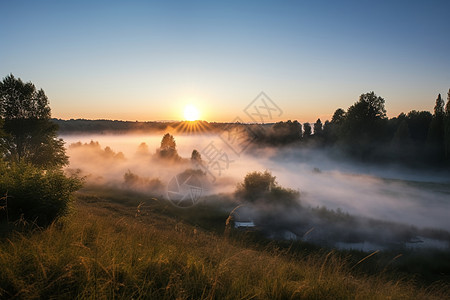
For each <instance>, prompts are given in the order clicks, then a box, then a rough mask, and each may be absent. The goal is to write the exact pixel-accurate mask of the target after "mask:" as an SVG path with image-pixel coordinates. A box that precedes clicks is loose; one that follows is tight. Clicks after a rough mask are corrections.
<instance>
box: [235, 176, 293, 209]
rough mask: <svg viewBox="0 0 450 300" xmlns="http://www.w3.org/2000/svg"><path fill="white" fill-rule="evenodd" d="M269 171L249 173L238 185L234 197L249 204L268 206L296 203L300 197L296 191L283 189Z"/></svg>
mask: <svg viewBox="0 0 450 300" xmlns="http://www.w3.org/2000/svg"><path fill="white" fill-rule="evenodd" d="M275 179H276V177H275V176H272V173H270V172H269V171H264V172H258V171H255V172H250V173H248V174H247V175H246V176H245V178H244V181H243V182H242V183H239V184H238V185H237V188H236V192H235V195H236V196H237V197H239V198H241V199H243V200H245V201H249V202H265V203H270V204H294V203H298V198H299V196H300V194H299V192H298V191H295V190H292V189H289V188H283V187H282V186H280V185H278V183H277V182H276V181H275Z"/></svg>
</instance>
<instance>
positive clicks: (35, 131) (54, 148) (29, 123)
mask: <svg viewBox="0 0 450 300" xmlns="http://www.w3.org/2000/svg"><path fill="white" fill-rule="evenodd" d="M50 115H51V111H50V107H49V105H48V99H47V96H46V95H45V93H44V91H43V90H42V89H40V90H37V89H36V87H35V86H34V84H32V83H31V82H27V83H24V82H22V80H21V79H20V78H17V79H16V78H15V77H14V76H13V75H12V74H11V75H8V76H6V77H5V78H4V79H3V81H2V82H0V118H1V119H2V120H3V130H4V132H5V136H4V137H3V138H2V144H3V156H4V157H6V158H7V159H8V160H10V161H13V162H28V163H31V164H33V165H35V166H38V167H43V168H47V169H48V168H54V167H61V166H63V165H66V164H67V163H68V157H67V156H66V154H65V149H64V141H63V140H62V139H58V138H57V131H58V126H57V125H56V124H54V123H53V122H52V121H51V120H50Z"/></svg>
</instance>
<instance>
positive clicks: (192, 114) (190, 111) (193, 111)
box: [184, 104, 200, 121]
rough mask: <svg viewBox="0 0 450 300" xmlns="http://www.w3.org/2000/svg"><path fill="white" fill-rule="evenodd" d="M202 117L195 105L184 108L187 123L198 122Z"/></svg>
mask: <svg viewBox="0 0 450 300" xmlns="http://www.w3.org/2000/svg"><path fill="white" fill-rule="evenodd" d="M199 117H200V114H199V112H198V110H197V108H195V106H193V105H190V104H189V105H186V107H185V108H184V118H185V119H186V120H187V121H196V120H198V119H199Z"/></svg>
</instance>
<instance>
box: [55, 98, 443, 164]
mask: <svg viewBox="0 0 450 300" xmlns="http://www.w3.org/2000/svg"><path fill="white" fill-rule="evenodd" d="M53 122H55V123H56V124H58V125H59V132H60V134H69V133H88V132H89V133H127V132H130V131H140V132H146V133H150V132H152V133H164V132H167V131H171V132H173V133H180V134H182V133H198V134H201V133H221V132H223V131H230V130H231V129H233V130H235V129H238V130H241V131H242V130H245V131H246V132H247V134H248V137H249V138H250V139H251V140H252V143H253V145H254V146H255V145H256V146H258V145H259V146H264V145H266V146H277V147H280V146H285V145H291V146H293V147H313V148H320V149H327V150H331V151H333V152H334V153H339V154H343V155H345V156H346V157H351V158H352V159H355V160H358V161H363V162H373V163H398V164H404V165H408V166H412V167H423V166H428V167H441V168H446V169H448V167H449V166H450V90H449V92H448V95H447V103H445V102H444V100H443V99H442V97H441V95H440V94H439V95H438V97H437V99H436V101H435V106H434V111H433V113H431V112H429V111H416V110H412V111H410V112H409V113H407V114H405V113H401V114H400V115H398V116H397V117H394V118H391V119H389V118H387V116H386V109H385V100H384V99H383V98H382V97H379V96H377V95H376V94H375V93H374V92H370V93H365V94H362V95H361V96H360V97H359V100H358V101H357V102H355V103H354V104H353V105H352V106H350V107H349V108H348V109H347V110H344V109H342V108H338V109H337V110H336V111H335V112H334V114H333V117H332V119H331V120H327V121H325V122H324V123H322V121H321V120H320V119H318V120H317V121H316V122H315V123H312V124H311V123H303V124H301V123H300V122H298V121H296V120H294V121H291V120H288V121H281V122H277V123H270V124H267V123H266V124H245V123H215V122H211V123H209V122H206V121H197V122H195V123H190V122H131V121H112V120H84V119H77V120H60V119H53Z"/></svg>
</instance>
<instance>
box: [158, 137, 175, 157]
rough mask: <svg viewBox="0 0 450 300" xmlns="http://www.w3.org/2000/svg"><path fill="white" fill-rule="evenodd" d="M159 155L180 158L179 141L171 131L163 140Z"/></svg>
mask: <svg viewBox="0 0 450 300" xmlns="http://www.w3.org/2000/svg"><path fill="white" fill-rule="evenodd" d="M158 154H159V157H161V158H165V159H171V160H179V159H180V156H179V155H178V151H177V143H176V142H175V138H174V137H173V135H171V134H170V133H166V134H165V135H164V136H163V138H162V140H161V147H160V148H159V149H158Z"/></svg>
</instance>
